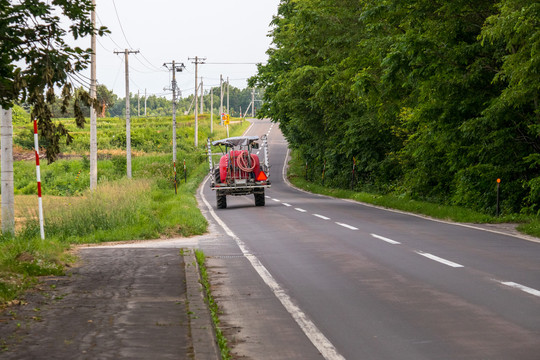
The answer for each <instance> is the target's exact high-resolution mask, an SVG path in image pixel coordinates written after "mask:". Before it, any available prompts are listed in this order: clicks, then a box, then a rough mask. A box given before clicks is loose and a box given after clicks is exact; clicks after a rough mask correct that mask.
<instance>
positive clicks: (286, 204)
mask: <svg viewBox="0 0 540 360" xmlns="http://www.w3.org/2000/svg"><path fill="white" fill-rule="evenodd" d="M282 204H283V205H285V206H292V205H291V204H288V203H282Z"/></svg>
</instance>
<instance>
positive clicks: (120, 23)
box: [112, 0, 133, 48]
mask: <svg viewBox="0 0 540 360" xmlns="http://www.w3.org/2000/svg"><path fill="white" fill-rule="evenodd" d="M112 3H113V6H114V12H115V13H116V18H117V19H118V24H119V25H120V30H122V34H123V35H124V39H126V42H127V44H128V45H129V47H130V48H132V47H133V46H131V44H130V43H129V40H128V39H127V36H126V33H125V32H124V27H123V26H122V22H121V21H120V16H119V15H118V9H117V8H116V3H115V2H114V0H112Z"/></svg>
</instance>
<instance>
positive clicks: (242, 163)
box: [236, 150, 257, 172]
mask: <svg viewBox="0 0 540 360" xmlns="http://www.w3.org/2000/svg"><path fill="white" fill-rule="evenodd" d="M249 155H251V166H249V162H248V156H249ZM256 158H257V155H255V154H249V153H248V151H247V150H243V151H242V153H241V154H240V155H239V156H237V158H236V165H238V167H239V168H240V170H242V171H245V172H252V171H253V169H255V165H256Z"/></svg>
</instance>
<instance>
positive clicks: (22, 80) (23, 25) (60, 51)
mask: <svg viewBox="0 0 540 360" xmlns="http://www.w3.org/2000/svg"><path fill="white" fill-rule="evenodd" d="M92 9H93V6H92V1H91V0H77V1H74V0H62V1H52V2H42V1H35V0H22V1H18V2H13V1H9V0H0V106H2V107H4V108H10V107H12V106H13V104H14V103H15V102H17V101H18V102H26V103H28V104H29V105H31V106H32V114H31V116H32V118H37V119H38V120H39V129H40V131H41V133H42V134H43V135H44V136H45V137H46V138H47V139H48V140H49V146H48V148H47V158H48V160H49V161H54V160H55V158H56V156H57V154H58V152H59V151H60V147H59V141H60V137H61V136H66V138H67V139H66V140H67V141H68V142H70V141H71V137H70V136H69V134H68V132H67V130H66V128H65V127H64V126H63V125H62V124H54V123H53V122H52V121H51V109H50V104H52V103H54V102H55V100H56V96H55V93H54V89H55V87H59V88H62V101H63V102H62V107H63V108H64V109H65V108H66V107H67V106H68V104H69V101H70V99H71V97H72V92H73V89H72V86H71V84H70V76H71V75H72V74H75V73H77V72H79V71H81V70H83V69H84V68H86V67H87V65H88V63H89V59H90V55H91V50H90V49H81V48H79V47H73V46H71V45H69V44H68V35H71V36H72V37H73V38H74V39H78V38H80V37H85V36H87V35H90V34H92V33H93V32H97V33H98V34H99V35H103V34H104V33H105V32H106V31H107V30H106V29H105V28H104V27H101V28H99V29H95V28H94V27H93V26H92V23H91V20H90V12H91V11H92ZM60 16H62V20H61V19H60ZM64 24H65V26H66V27H67V30H66V29H65V28H64V26H63V25H64ZM81 103H86V104H90V98H89V96H88V94H87V93H86V92H81V93H79V94H78V95H77V96H76V98H75V101H74V109H75V115H76V118H77V124H78V125H79V126H83V124H84V116H82V113H81V111H80V104H81Z"/></svg>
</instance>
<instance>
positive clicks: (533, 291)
mask: <svg viewBox="0 0 540 360" xmlns="http://www.w3.org/2000/svg"><path fill="white" fill-rule="evenodd" d="M495 281H497V282H499V283H501V284H503V285H506V286H510V287H513V288H515V289H519V290H521V291H524V292H526V293H528V294H531V295H534V296H538V297H540V291H539V290H536V289H533V288H530V287H528V286H525V285H521V284H518V283H515V282H513V281H498V280H495Z"/></svg>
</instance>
